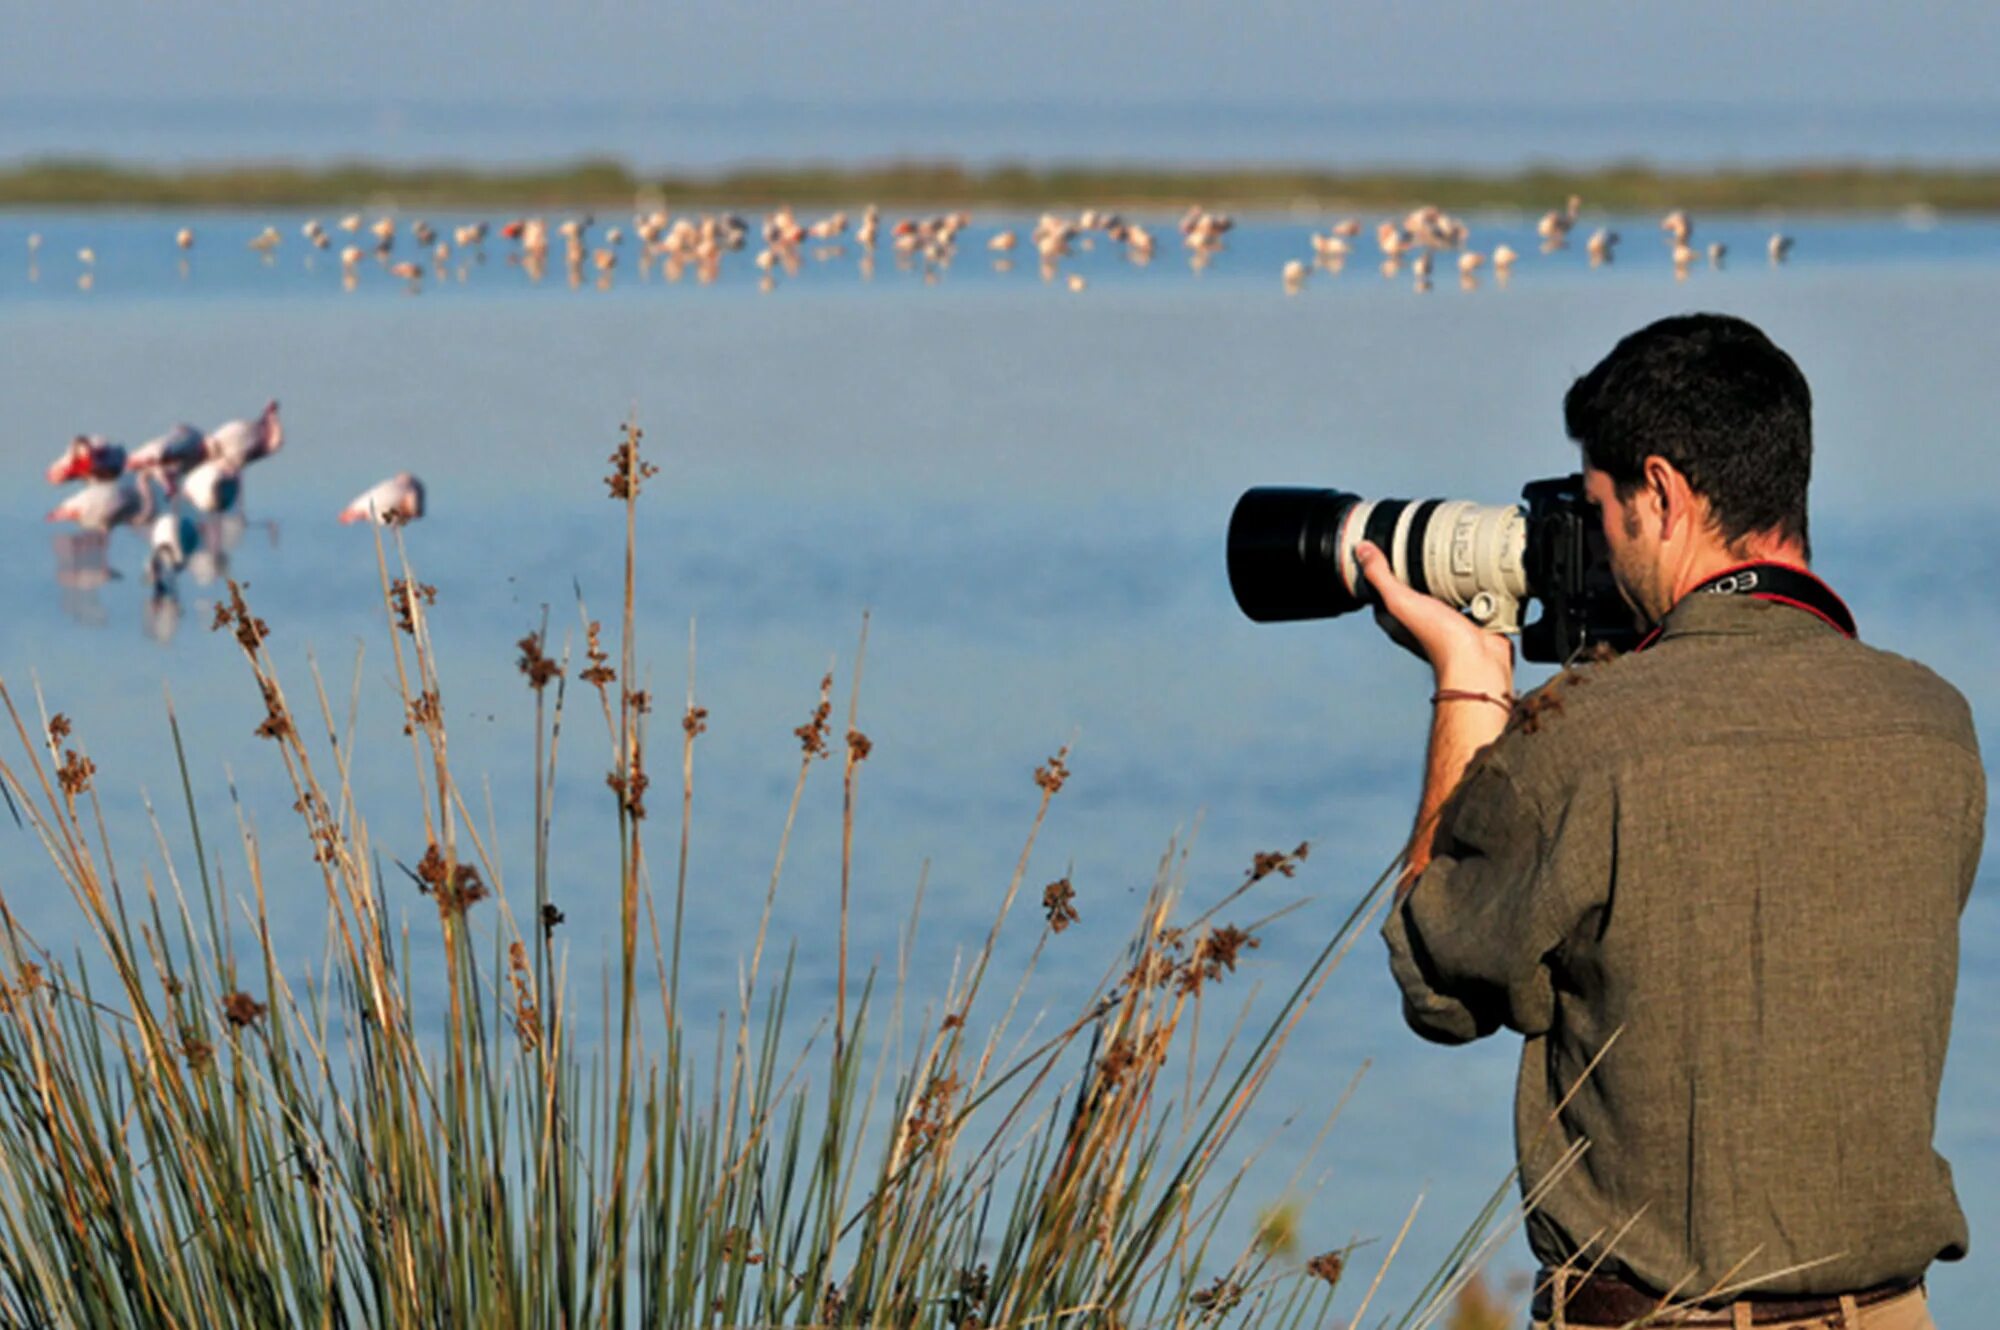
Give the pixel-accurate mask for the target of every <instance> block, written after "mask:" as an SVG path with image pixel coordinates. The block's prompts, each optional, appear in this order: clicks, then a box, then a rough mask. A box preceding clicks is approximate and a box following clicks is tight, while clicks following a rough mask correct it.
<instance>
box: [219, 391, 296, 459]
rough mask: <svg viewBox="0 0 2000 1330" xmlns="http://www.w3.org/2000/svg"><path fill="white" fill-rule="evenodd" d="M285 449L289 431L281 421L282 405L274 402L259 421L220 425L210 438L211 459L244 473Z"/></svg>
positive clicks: (268, 404) (230, 422)
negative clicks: (279, 412) (254, 463)
mask: <svg viewBox="0 0 2000 1330" xmlns="http://www.w3.org/2000/svg"><path fill="white" fill-rule="evenodd" d="M284 446H285V427H284V426H283V425H282V424H280V423H279V421H278V403H277V401H276V399H273V400H272V401H270V402H269V403H267V404H266V405H265V407H264V413H263V414H262V415H260V416H258V417H257V419H255V420H231V421H228V422H226V423H224V424H221V425H217V426H216V427H215V431H214V433H212V434H210V435H209V436H208V457H209V460H211V461H217V462H227V463H229V464H230V465H231V466H232V467H233V468H235V469H236V470H239V471H240V470H242V469H243V468H244V467H246V466H248V465H250V463H252V462H260V461H262V460H263V459H264V458H266V457H269V456H270V455H271V454H272V453H275V452H277V451H278V450H279V449H280V448H282V447H284Z"/></svg>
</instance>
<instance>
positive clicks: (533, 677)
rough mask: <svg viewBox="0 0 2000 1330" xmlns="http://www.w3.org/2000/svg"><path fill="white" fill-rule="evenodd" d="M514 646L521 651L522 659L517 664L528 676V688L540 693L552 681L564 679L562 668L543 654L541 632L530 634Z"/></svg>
mask: <svg viewBox="0 0 2000 1330" xmlns="http://www.w3.org/2000/svg"><path fill="white" fill-rule="evenodd" d="M514 645H515V646H516V647H518V648H519V649H520V652H521V658H520V660H519V661H517V662H516V664H517V665H518V666H519V667H520V670H521V673H523V674H525V675H527V676H528V687H530V688H532V689H534V690H535V691H536V692H538V693H539V692H541V691H542V689H544V688H546V687H548V686H549V681H550V680H552V679H560V678H562V666H560V665H558V664H556V662H555V661H553V660H551V659H549V658H548V656H547V655H545V654H543V650H542V634H541V632H540V631H536V632H532V633H529V634H528V635H527V636H526V637H524V638H522V639H521V640H520V641H519V642H516V643H515V644H514Z"/></svg>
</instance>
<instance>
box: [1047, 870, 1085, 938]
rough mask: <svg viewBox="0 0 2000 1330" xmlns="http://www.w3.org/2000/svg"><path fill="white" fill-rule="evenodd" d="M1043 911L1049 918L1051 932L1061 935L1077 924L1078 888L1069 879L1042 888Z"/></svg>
mask: <svg viewBox="0 0 2000 1330" xmlns="http://www.w3.org/2000/svg"><path fill="white" fill-rule="evenodd" d="M1042 911H1043V913H1044V914H1046V915H1047V916H1048V919H1049V930H1050V931H1051V932H1055V933H1060V932H1062V931H1063V930H1064V929H1065V928H1068V927H1069V926H1070V925H1071V924H1073V923H1075V922H1076V918H1077V915H1076V888H1075V887H1073V886H1071V885H1070V880H1069V879H1068V878H1067V877H1059V878H1057V879H1056V880H1055V881H1053V882H1051V883H1049V885H1047V886H1046V887H1043V888H1042Z"/></svg>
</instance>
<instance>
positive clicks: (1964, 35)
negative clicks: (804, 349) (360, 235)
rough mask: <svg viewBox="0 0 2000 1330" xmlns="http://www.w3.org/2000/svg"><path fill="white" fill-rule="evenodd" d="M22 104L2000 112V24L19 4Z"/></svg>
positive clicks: (1773, 13)
mask: <svg viewBox="0 0 2000 1330" xmlns="http://www.w3.org/2000/svg"><path fill="white" fill-rule="evenodd" d="M0 31H4V32H5V34H6V40H5V41H4V42H0V90H4V95H6V96H9V97H21V98H56V97H83V98H106V97H110V98H121V99H125V98H130V99H143V100H155V99H159V100H173V99H180V98H202V99H214V100H227V99H229V98H233V97H299V98H304V99H308V100H345V99H372V98H378V97H383V96H404V97H414V98H442V99H476V100H484V99H516V98H519V99H536V100H550V99H558V100H559V99H569V98H611V99H620V98H633V99H641V100H668V101H696V102H714V101H722V102H727V101H737V100H746V99H767V98H778V99H785V100H797V101H807V102H815V103H831V104H847V103H855V102H880V101H924V102H931V101H947V102H958V101H1014V100H1027V101H1037V102H1060V103H1071V104H1076V103H1091V102H1098V101H1103V102H1109V103H1127V104H1129V103H1135V102H1151V101H1172V100H1180V99H1185V98H1194V99H1214V100H1221V101H1227V102H1266V103H1268V102H1282V103H1329V102H1334V103H1344V102H1350V101H1377V100H1384V99H1388V100H1395V101H1421V100H1431V99H1446V100H1451V101H1476V102H1495V101H1499V102H1516V103H1518V102H1531V103H1535V104H1554V105H1566V104H1588V103H1592V102H1629V101H1667V102H1705V101H1716V100H1721V101H1729V102H1745V101H1748V102H1795V101H1800V100H1807V101H1820V102H1833V103H1838V104H1842V105H1854V104H1885V103H1887V104H1894V103H1907V102H1913V101H1914V102H1926V103H1933V104H1947V105H1953V104H1955V105H1967V104H1975V103H1982V102H1991V101H1992V100H1993V99H1994V94H1993V92H1992V91H1991V69H1992V62H1993V59H1994V57H1995V55H1996V53H2000V5H1994V4H1991V3H1990V2H1988V3H1977V2H1971V0H1959V2H1954V3H1923V0H1912V2H1911V3H1906V4H1897V5H1884V4H1881V3H1879V0H1817V2H1816V3H1815V2H1808V0H1755V2H1752V3H1744V2H1743V0H1676V2H1675V3H1672V4H1665V3H1643V4H1642V3H1621V2H1620V0H1595V2H1594V3H1587V4H1586V3H1576V2H1575V0H1538V2H1537V3H1534V4H1517V3H1499V2H1495V3H1486V4H1470V3H1453V2H1452V0H1438V2H1435V3H1426V4H1422V5H1417V4H1395V3H1388V2H1387V0H1339V2H1337V3H1335V2H1331V0H1321V3H1311V4H1308V3H1294V2H1289V0H1287V2H1283V3H1261V4H1259V3H1209V2H1207V0H1000V2H999V3H994V2H993V0H984V2H982V3H965V2H963V0H773V2H770V3H756V4H750V3H736V4H731V3H727V2H726V0H725V3H722V4H708V5H701V6H694V5H685V4H683V5H673V4H665V3H649V4H638V3H608V2H607V0H567V2H563V0H538V2H531V0H485V2H484V3H480V4H471V3H466V2H465V0H429V2H428V3H409V2H408V0H277V2H276V3H270V2H263V3H251V2H249V0H227V2H223V0H191V2H188V3H174V4H157V3H140V2H139V0H64V3H62V4H53V5H52V4H48V3H46V2H45V0H34V3H24V2H23V0H0Z"/></svg>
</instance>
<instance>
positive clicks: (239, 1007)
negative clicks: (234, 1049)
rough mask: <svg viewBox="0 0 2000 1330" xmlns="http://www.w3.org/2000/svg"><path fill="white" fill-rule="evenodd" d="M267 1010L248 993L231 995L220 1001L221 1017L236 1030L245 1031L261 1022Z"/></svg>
mask: <svg viewBox="0 0 2000 1330" xmlns="http://www.w3.org/2000/svg"><path fill="white" fill-rule="evenodd" d="M266 1010H268V1008H266V1007H265V1006H264V1004H263V1003H261V1002H259V1001H258V1000H257V999H256V998H253V997H251V996H250V995H249V994H248V993H243V992H236V993H231V994H229V995H228V996H227V997H225V998H223V999H222V1015H223V1017H224V1018H225V1019H226V1020H228V1022H229V1023H230V1024H231V1025H233V1026H235V1027H236V1028H237V1029H239V1030H242V1029H246V1028H248V1027H249V1026H252V1025H255V1024H256V1023H257V1022H258V1021H260V1020H262V1019H263V1017H264V1013H265V1011H266Z"/></svg>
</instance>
